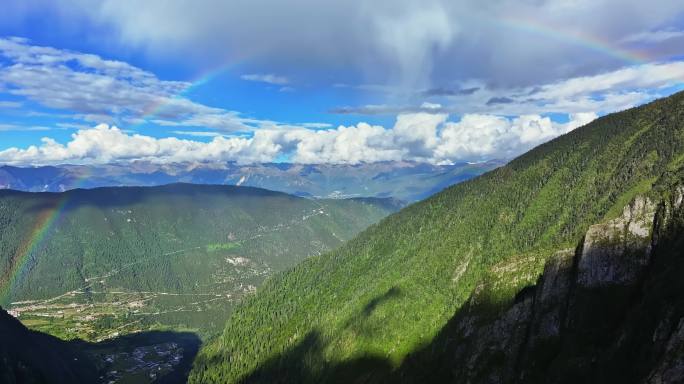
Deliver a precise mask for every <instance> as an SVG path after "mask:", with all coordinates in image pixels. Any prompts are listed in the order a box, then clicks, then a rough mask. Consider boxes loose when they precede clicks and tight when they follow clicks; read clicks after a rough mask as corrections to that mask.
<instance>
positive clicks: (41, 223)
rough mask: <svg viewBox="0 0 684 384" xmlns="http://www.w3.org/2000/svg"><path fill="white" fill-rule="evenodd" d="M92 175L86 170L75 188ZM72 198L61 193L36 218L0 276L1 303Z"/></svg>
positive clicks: (78, 179) (8, 294)
mask: <svg viewBox="0 0 684 384" xmlns="http://www.w3.org/2000/svg"><path fill="white" fill-rule="evenodd" d="M90 175H91V171H90V170H89V169H88V168H84V172H83V173H82V174H81V175H80V176H79V177H78V178H77V179H76V182H75V184H74V185H75V188H79V187H80V186H81V185H82V184H83V182H84V181H85V180H87V179H88V178H89V177H90ZM70 196H71V194H70V193H68V192H62V193H59V194H58V198H56V199H50V204H49V206H48V207H46V208H44V209H43V210H42V211H41V212H40V213H39V214H38V215H37V216H36V218H35V220H34V222H33V226H32V227H31V230H30V231H28V233H27V234H26V236H24V239H23V240H22V242H21V243H20V244H19V246H18V247H17V249H16V251H15V252H14V255H13V257H12V258H11V259H10V265H9V268H7V270H5V271H3V272H2V274H0V301H2V302H4V301H6V300H7V299H8V298H9V296H10V293H11V291H12V287H14V285H15V284H16V282H17V280H18V279H19V278H21V276H23V274H24V272H25V271H26V267H27V265H28V264H29V261H30V260H31V255H32V254H35V252H36V250H38V249H39V248H40V246H41V245H43V244H44V243H45V242H46V241H47V238H48V237H49V234H50V233H52V229H53V227H54V226H55V223H57V222H58V221H59V219H60V217H61V216H62V213H63V212H64V211H65V208H66V207H67V205H68V203H69V198H70Z"/></svg>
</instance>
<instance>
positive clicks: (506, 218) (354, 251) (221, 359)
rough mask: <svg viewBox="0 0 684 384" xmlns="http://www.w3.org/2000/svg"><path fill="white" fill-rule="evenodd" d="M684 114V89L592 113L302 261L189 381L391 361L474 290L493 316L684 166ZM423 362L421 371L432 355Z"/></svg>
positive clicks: (334, 377)
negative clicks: (561, 256)
mask: <svg viewBox="0 0 684 384" xmlns="http://www.w3.org/2000/svg"><path fill="white" fill-rule="evenodd" d="M683 122H684V93H679V94H676V95H674V96H671V97H669V98H666V99H662V100H659V101H656V102H653V103H651V104H648V105H646V106H643V107H639V108H634V109H631V110H627V111H624V112H620V113H616V114H612V115H609V116H606V117H603V118H600V119H598V120H596V121H595V122H593V123H591V124H588V125H587V126H584V127H582V128H579V129H577V130H575V131H573V132H571V133H569V134H567V135H564V136H562V137H560V138H558V139H555V140H553V141H551V142H549V143H547V144H544V145H541V146H539V147H537V148H535V149H534V150H532V151H530V152H528V153H527V154H525V155H523V156H521V157H519V158H517V159H515V160H514V161H512V162H510V163H509V164H508V165H506V166H504V167H502V168H499V169H496V170H494V171H492V172H489V173H487V174H485V175H483V176H481V177H478V178H476V179H473V180H471V181H468V182H464V183H461V184H458V185H455V186H453V187H451V188H448V189H447V190H445V191H443V192H441V193H439V194H437V195H435V196H433V197H431V198H429V199H427V200H425V201H422V202H420V203H417V204H414V205H411V206H409V207H407V208H405V209H403V210H402V211H400V212H398V213H396V214H394V215H391V216H389V217H388V218H386V219H384V220H383V221H381V222H380V223H379V224H376V225H373V226H371V227H370V228H369V229H368V230H366V231H364V232H363V233H361V234H360V235H359V236H357V237H356V238H354V239H353V240H351V241H350V242H348V243H346V244H345V245H344V246H342V247H340V248H338V249H337V250H335V251H333V252H329V253H326V254H324V255H321V256H317V257H312V258H309V259H307V260H305V261H304V262H302V263H301V264H299V265H298V266H296V267H295V268H293V269H292V270H290V271H288V272H287V273H283V274H279V275H277V276H275V277H273V278H271V279H269V280H268V281H267V282H266V283H265V284H264V285H263V286H262V288H260V290H259V292H258V293H257V294H256V295H254V296H252V297H250V298H249V299H247V300H246V301H245V302H244V303H243V304H242V305H240V307H239V308H238V309H237V310H236V311H235V312H234V313H233V315H232V316H231V317H230V318H229V320H228V322H227V323H226V327H225V330H224V332H223V335H222V336H221V337H220V338H217V339H216V340H213V341H212V342H210V343H209V344H208V345H207V346H206V347H204V348H203V349H202V351H201V352H200V355H199V356H198V358H197V360H196V362H195V366H194V369H193V372H192V374H191V377H190V379H191V380H190V381H191V382H236V381H240V380H246V381H256V382H259V381H261V382H272V381H280V382H326V381H339V382H373V381H383V380H384V379H386V378H387V377H388V375H392V374H393V373H392V372H401V369H402V368H401V366H402V362H404V361H405V358H406V356H407V355H409V354H410V353H417V354H420V353H421V352H420V351H424V350H425V349H430V348H432V347H433V346H434V345H439V344H430V343H431V342H433V340H435V337H438V335H440V330H442V329H444V327H445V326H446V325H447V324H448V323H449V320H450V319H451V318H453V317H454V316H455V315H457V314H458V312H459V311H460V310H462V308H463V305H464V304H465V303H466V302H468V300H469V298H471V297H473V295H476V296H477V297H478V299H479V300H480V301H481V302H485V303H487V305H482V306H480V307H479V308H478V311H479V315H480V316H482V317H483V318H485V319H486V318H495V317H496V316H499V315H500V314H501V313H502V312H504V311H505V310H507V309H508V308H510V306H511V304H512V303H513V302H514V298H515V295H516V293H517V292H519V291H520V290H521V289H523V288H524V287H525V286H528V285H531V284H533V283H535V281H536V279H537V276H538V275H539V273H541V271H542V268H543V266H544V263H545V260H546V259H547V258H548V257H549V256H550V255H552V254H553V253H554V252H555V251H557V250H560V249H567V248H571V249H572V248H574V247H575V246H576V245H577V244H578V243H579V242H580V240H581V239H582V237H583V236H584V234H585V232H586V231H587V229H588V227H589V226H590V225H592V224H594V223H600V222H603V221H605V220H608V219H611V218H614V217H617V216H619V214H620V213H622V209H623V207H624V206H625V205H627V204H628V203H629V202H630V201H631V200H632V199H633V198H634V197H635V196H637V195H641V194H647V195H648V194H653V193H656V192H653V191H652V190H653V188H654V185H656V187H658V186H659V185H662V183H663V180H670V179H671V178H670V173H672V172H678V171H679V170H680V168H681V167H682V165H684V123H683ZM677 175H680V173H677ZM435 348H436V347H435ZM504 357H505V356H502V355H498V356H494V357H493V358H492V359H493V361H492V364H494V365H496V364H497V358H498V359H499V360H500V359H503V358H504ZM425 361H426V362H425ZM425 361H424V363H425V364H428V366H427V367H425V368H427V369H428V370H429V369H430V368H437V367H436V366H435V367H433V366H431V365H429V364H430V361H439V360H438V359H433V360H431V359H426V360H425ZM435 364H436V363H435ZM498 364H501V362H500V361H499V362H498ZM445 369H448V368H445ZM405 377H407V378H408V377H409V376H408V375H407V376H405ZM274 379H275V380H274Z"/></svg>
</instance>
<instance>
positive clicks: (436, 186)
mask: <svg viewBox="0 0 684 384" xmlns="http://www.w3.org/2000/svg"><path fill="white" fill-rule="evenodd" d="M502 164H504V163H503V162H502V161H489V162H484V163H477V164H468V163H460V164H454V165H432V164H425V163H414V162H379V163H368V164H358V165H344V164H341V165H334V164H331V165H326V164H320V165H303V164H285V163H278V164H255V165H239V164H236V163H223V164H214V163H212V164H205V163H180V164H152V163H148V162H140V161H138V162H131V163H122V164H109V165H101V166H97V165H89V166H85V165H61V166H56V167H54V166H49V167H35V168H20V167H12V166H1V167H0V189H2V188H6V189H15V190H22V191H30V192H63V191H65V190H69V189H74V188H95V187H106V186H155V185H163V184H170V183H177V182H183V183H193V184H220V185H243V186H252V187H258V188H265V189H270V190H274V191H281V192H285V193H289V194H293V195H298V196H308V197H314V196H315V197H322V198H348V197H394V198H397V199H400V200H403V201H417V200H420V199H424V198H426V197H428V196H430V195H432V194H434V193H436V192H439V191H441V190H442V189H444V188H446V187H448V186H450V185H452V184H455V183H458V182H461V181H464V180H467V179H470V178H472V177H475V176H477V175H480V174H482V173H484V172H486V171H488V170H491V169H494V168H496V167H498V166H500V165H502Z"/></svg>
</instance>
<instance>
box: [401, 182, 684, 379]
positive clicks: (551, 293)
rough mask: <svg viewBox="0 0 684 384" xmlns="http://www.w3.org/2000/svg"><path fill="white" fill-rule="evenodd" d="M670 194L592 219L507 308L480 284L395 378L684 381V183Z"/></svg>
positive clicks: (638, 202) (640, 201)
mask: <svg viewBox="0 0 684 384" xmlns="http://www.w3.org/2000/svg"><path fill="white" fill-rule="evenodd" d="M664 196H666V197H665V198H664V199H663V200H662V201H658V202H655V201H653V200H651V199H649V198H646V197H638V198H636V199H634V200H633V201H632V202H631V203H630V204H629V205H628V206H627V207H625V209H624V211H623V212H622V215H620V216H619V217H617V218H615V219H613V220H610V221H608V222H605V223H602V224H597V225H593V226H591V227H590V228H589V230H588V231H587V233H586V235H585V236H584V239H583V240H582V241H581V242H580V244H579V245H578V247H577V248H576V249H575V250H564V251H559V252H557V253H555V254H554V255H553V256H552V257H550V259H549V260H548V261H547V262H546V265H545V267H544V272H543V274H541V276H540V277H539V279H538V280H537V283H536V284H535V285H533V286H529V287H526V288H525V289H523V290H521V291H520V292H519V293H518V295H517V297H516V299H515V302H514V303H513V304H512V305H510V306H508V308H506V309H504V310H497V311H491V310H489V311H488V310H487V308H485V307H486V304H484V303H483V302H484V301H483V300H482V298H480V297H478V293H477V292H478V290H476V291H475V292H476V293H474V294H473V296H472V297H471V299H470V300H469V302H468V304H467V305H466V306H465V307H464V309H463V310H461V311H460V312H459V313H457V314H456V315H455V316H454V318H452V320H451V321H450V322H449V324H448V325H447V327H445V328H444V329H443V330H442V332H441V333H440V334H439V335H438V337H437V338H436V339H435V340H434V341H433V342H432V343H431V344H430V345H428V346H426V347H424V348H423V349H422V350H421V351H419V352H417V353H416V354H414V355H413V356H411V357H409V358H408V359H407V360H406V361H405V362H404V364H403V365H402V366H401V367H400V368H399V370H398V371H396V372H395V373H394V374H393V375H392V380H389V381H403V382H409V381H411V382H428V381H431V382H447V381H451V382H459V383H610V382H615V383H648V384H656V383H658V384H661V383H682V382H684V207H683V204H682V200H683V196H684V189H683V188H682V187H677V188H673V189H672V190H671V191H670V192H667V193H665V194H664ZM492 313H494V314H492ZM423 367H430V368H429V369H426V368H423ZM435 367H437V369H434V368H435Z"/></svg>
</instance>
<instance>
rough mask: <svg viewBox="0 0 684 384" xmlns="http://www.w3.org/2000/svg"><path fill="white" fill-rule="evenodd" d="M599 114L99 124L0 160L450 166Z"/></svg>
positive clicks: (519, 146) (508, 153)
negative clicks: (203, 128)
mask: <svg viewBox="0 0 684 384" xmlns="http://www.w3.org/2000/svg"><path fill="white" fill-rule="evenodd" d="M596 117H597V116H596V115H595V114H593V113H581V114H574V115H571V116H569V120H568V122H567V123H562V124H560V123H555V122H553V121H551V119H549V118H548V117H542V116H539V115H523V116H519V117H517V118H512V119H509V118H504V117H499V116H493V115H477V114H471V115H465V116H463V118H462V119H461V120H460V121H458V122H451V121H448V120H447V118H448V116H447V115H446V114H433V113H414V114H403V115H399V116H398V118H397V121H396V123H395V124H394V126H393V127H391V128H385V127H382V126H378V125H369V124H366V123H360V124H357V125H354V126H340V127H337V128H333V129H330V128H329V129H323V130H316V131H314V130H309V129H304V128H293V129H261V130H258V131H256V132H254V134H253V136H251V137H226V136H216V137H213V139H212V140H211V141H209V142H201V141H193V140H183V139H178V138H175V137H168V138H154V137H150V136H145V135H140V134H129V133H126V132H124V131H122V130H121V129H119V128H117V127H114V126H109V125H106V124H100V125H98V126H96V127H94V128H90V129H82V130H79V131H77V132H76V133H74V134H73V135H72V137H71V140H70V141H69V142H67V143H65V144H61V143H58V142H56V141H55V140H53V139H50V138H43V139H42V144H41V145H39V146H30V147H28V148H25V149H20V148H9V149H6V150H4V151H0V163H7V164H15V165H26V164H31V165H37V164H61V163H111V162H121V161H124V162H125V161H132V160H146V161H150V162H155V163H169V162H209V161H212V162H215V161H222V162H223V161H235V162H238V163H263V162H273V161H277V160H279V159H280V160H282V159H283V158H284V157H286V158H288V160H289V161H291V162H295V163H303V164H322V163H327V164H358V163H372V162H378V161H392V160H395V161H398V160H412V161H422V162H430V163H439V164H447V163H453V162H457V161H479V160H482V159H488V158H489V159H491V158H493V157H498V158H511V157H513V156H516V155H519V154H520V153H522V152H524V151H526V150H528V149H530V148H532V147H534V146H536V145H538V144H540V143H543V142H545V141H547V140H550V139H552V138H554V137H557V136H559V135H561V134H564V133H567V132H569V131H571V130H573V129H575V128H577V127H578V126H581V125H584V124H586V123H588V122H590V121H592V120H593V119H595V118H596Z"/></svg>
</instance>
